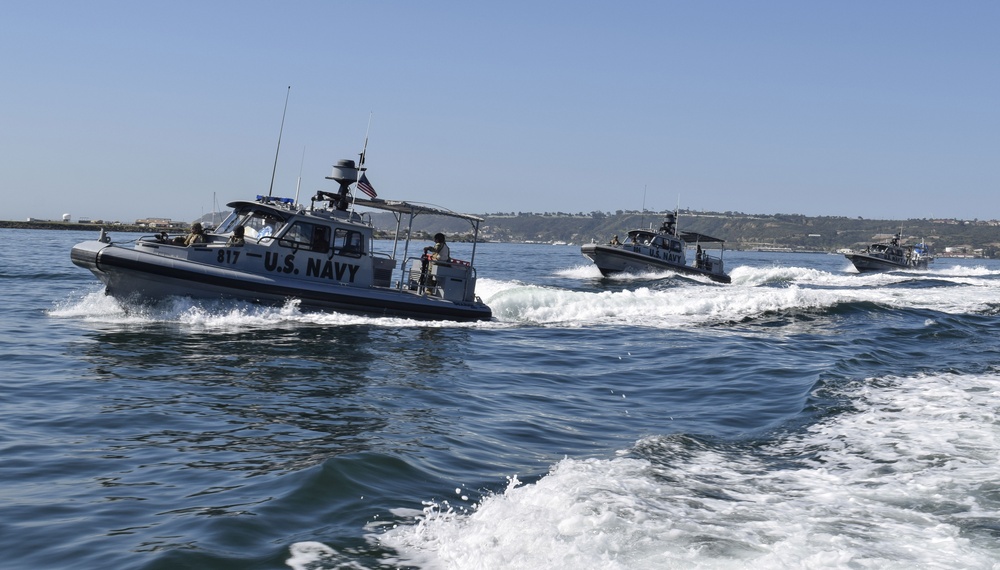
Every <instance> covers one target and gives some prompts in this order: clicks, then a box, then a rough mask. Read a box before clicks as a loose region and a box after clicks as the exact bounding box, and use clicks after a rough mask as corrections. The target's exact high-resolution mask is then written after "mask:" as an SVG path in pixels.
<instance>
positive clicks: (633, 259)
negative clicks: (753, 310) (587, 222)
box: [580, 243, 732, 283]
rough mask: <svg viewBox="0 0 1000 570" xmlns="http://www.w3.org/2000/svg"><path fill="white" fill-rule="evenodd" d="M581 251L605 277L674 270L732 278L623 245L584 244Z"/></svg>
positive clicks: (726, 280) (724, 279)
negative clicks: (659, 257)
mask: <svg viewBox="0 0 1000 570" xmlns="http://www.w3.org/2000/svg"><path fill="white" fill-rule="evenodd" d="M580 251H581V253H583V255H584V256H585V257H587V258H589V259H590V260H591V261H593V262H594V265H596V266H597V268H598V269H599V270H600V271H601V275H604V276H605V277H607V276H610V275H614V274H616V273H642V272H648V271H664V270H666V271H674V272H677V273H682V274H685V275H697V276H701V277H708V278H709V279H711V280H712V281H716V282H718V283H730V282H731V281H732V279H731V278H730V277H729V275H726V274H724V273H713V272H711V271H708V270H704V269H699V268H697V267H692V266H690V265H681V264H677V263H672V262H670V261H667V260H664V259H657V258H655V257H651V256H650V255H647V254H646V253H644V252H642V251H633V250H630V249H628V248H627V247H623V246H612V245H602V244H593V243H591V244H585V245H583V246H582V247H581V248H580Z"/></svg>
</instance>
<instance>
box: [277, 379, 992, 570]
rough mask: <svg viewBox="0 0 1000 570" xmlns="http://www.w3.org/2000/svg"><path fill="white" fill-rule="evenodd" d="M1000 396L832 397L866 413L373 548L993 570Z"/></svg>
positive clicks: (436, 553) (486, 506)
mask: <svg viewBox="0 0 1000 570" xmlns="http://www.w3.org/2000/svg"><path fill="white" fill-rule="evenodd" d="M998 384H1000V376H996V375H988V376H961V375H935V376H918V377H909V378H882V379H878V380H870V381H865V382H856V383H851V384H850V385H848V386H841V387H834V388H825V389H823V390H824V391H828V392H829V393H828V394H824V397H833V398H834V399H843V400H845V401H849V402H851V403H852V404H853V407H854V409H853V411H850V412H846V413H840V414H836V415H832V416H828V417H827V418H826V419H825V420H823V421H821V422H820V423H818V424H816V425H813V426H811V427H809V428H807V429H805V430H803V431H802V432H798V433H793V434H791V435H782V436H779V437H778V438H777V439H776V440H773V441H772V442H770V443H768V444H766V445H763V446H761V445H755V444H746V445H742V444H735V445H734V444H726V443H721V444H716V443H712V442H705V441H699V440H697V439H695V438H691V437H688V436H683V435H671V436H653V437H649V438H646V439H643V440H641V441H639V442H637V443H636V445H635V446H634V448H633V449H631V450H628V451H625V452H622V454H621V456H620V457H618V458H615V459H583V460H580V459H564V460H562V461H560V462H558V463H556V464H555V465H553V466H552V468H551V470H550V471H549V473H548V474H547V475H545V476H544V477H542V478H540V479H538V480H537V482H534V483H531V484H527V485H522V484H521V483H520V481H518V479H517V477H516V476H514V477H511V478H510V482H509V484H508V485H507V487H506V489H505V490H504V491H503V492H500V493H494V494H490V495H488V496H486V498H484V499H483V500H482V501H481V502H479V503H478V504H477V505H476V506H475V507H474V509H473V510H472V512H471V513H463V512H461V511H458V510H455V509H453V508H451V507H449V506H448V505H447V503H441V502H433V503H428V506H427V507H426V508H425V509H424V511H423V512H422V513H420V514H419V515H417V516H415V517H405V516H404V517H402V518H410V520H412V524H408V525H399V526H395V527H394V528H391V529H389V530H385V531H384V532H381V533H379V534H375V535H373V536H372V537H371V540H372V541H375V542H377V543H379V544H381V545H382V546H387V547H390V548H392V549H394V550H395V551H396V553H398V555H399V556H400V557H401V559H402V560H403V561H412V562H414V563H415V564H416V565H418V566H421V567H434V568H470V567H480V568H494V567H496V568H499V567H503V568H595V567H600V568H677V567H698V568H732V567H733V566H734V565H736V566H742V567H752V568H775V567H784V568H790V567H791V568H801V567H810V568H812V567H816V568H819V567H822V568H843V567H881V568H911V567H942V568H944V567H949V568H990V567H992V566H993V565H994V561H995V560H996V559H997V558H998V556H1000V547H998V545H997V542H996V539H995V528H996V524H997V518H996V516H997V515H996V513H997V512H998V509H1000V501H998V498H997V494H996V485H994V484H992V483H989V482H990V481H991V480H992V479H993V474H994V473H996V471H997V469H998V468H1000V458H998V457H997V456H996V454H995V453H994V450H995V449H996V448H997V446H998V441H997V440H998V439H1000V430H998V428H997V425H998V417H997V410H996V406H995V398H994V397H993V395H992V394H993V393H994V392H995V390H996V387H997V385H998ZM915 487H916V488H919V489H921V491H920V493H919V494H918V496H919V499H914V496H915V495H914V492H913V488H915ZM374 530H375V529H373V531H374ZM293 551H294V549H293ZM403 565H406V564H403Z"/></svg>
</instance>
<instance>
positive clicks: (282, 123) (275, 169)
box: [267, 85, 292, 198]
mask: <svg viewBox="0 0 1000 570" xmlns="http://www.w3.org/2000/svg"><path fill="white" fill-rule="evenodd" d="M291 92H292V86H291V85H289V86H288V91H286V92H285V109H284V110H283V111H282V112H281V128H280V129H278V148H276V149H274V168H272V169H271V187H270V188H268V189H267V197H268V198H270V197H271V192H272V191H274V173H275V172H277V171H278V151H280V150H281V133H282V132H284V130H285V113H286V112H287V111H288V96H289V95H290V94H291Z"/></svg>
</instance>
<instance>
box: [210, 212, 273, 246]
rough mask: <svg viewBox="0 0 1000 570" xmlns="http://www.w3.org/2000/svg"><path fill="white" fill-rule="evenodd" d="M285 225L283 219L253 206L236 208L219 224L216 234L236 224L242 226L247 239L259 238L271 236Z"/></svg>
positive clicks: (224, 231)
mask: <svg viewBox="0 0 1000 570" xmlns="http://www.w3.org/2000/svg"><path fill="white" fill-rule="evenodd" d="M284 225H285V220H284V219H282V218H281V217H280V216H278V215H276V214H274V213H273V212H269V211H261V210H257V209H254V208H237V209H235V210H233V212H232V213H231V214H229V216H228V217H227V218H226V219H225V220H223V222H222V223H221V224H219V228H218V229H217V230H216V231H215V233H217V234H226V233H230V232H232V231H233V229H235V228H236V226H243V228H244V229H245V230H246V237H247V239H260V238H264V237H268V236H273V235H276V234H277V233H278V230H280V229H281V228H282V227H284Z"/></svg>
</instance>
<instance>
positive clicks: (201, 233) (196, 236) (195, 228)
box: [174, 222, 207, 246]
mask: <svg viewBox="0 0 1000 570" xmlns="http://www.w3.org/2000/svg"><path fill="white" fill-rule="evenodd" d="M205 241H207V240H206V239H205V229H204V228H202V227H201V222H195V223H193V224H191V233H189V234H188V235H187V237H183V238H182V237H177V238H174V243H176V244H178V245H184V246H189V245H194V244H196V243H205Z"/></svg>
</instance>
